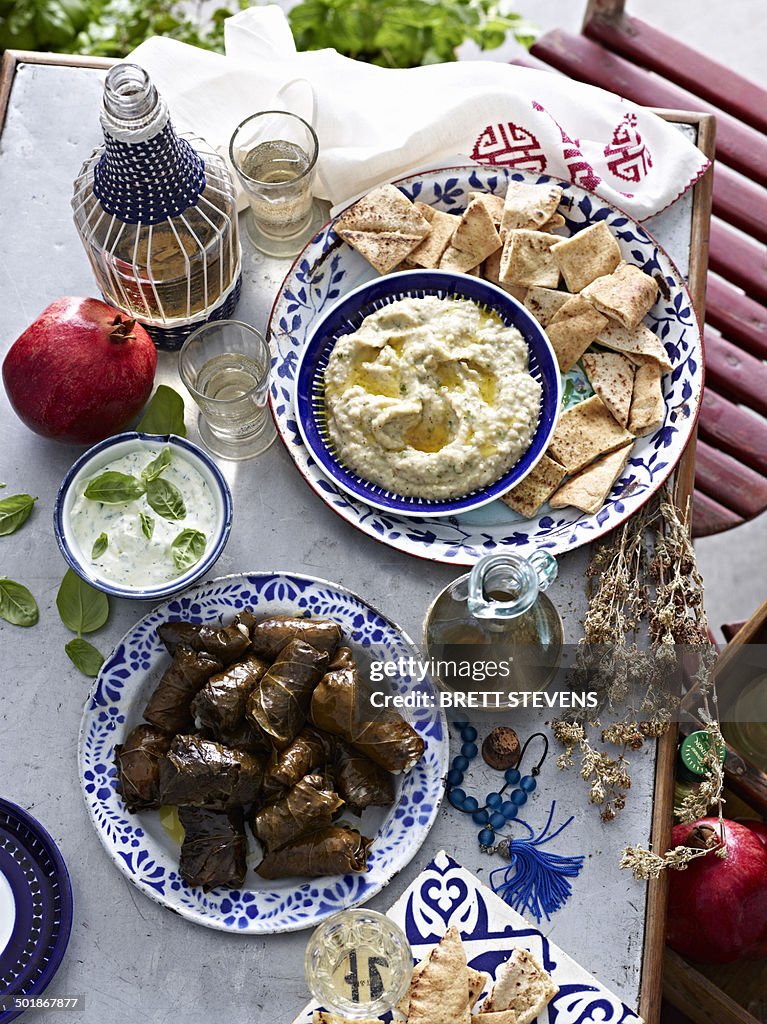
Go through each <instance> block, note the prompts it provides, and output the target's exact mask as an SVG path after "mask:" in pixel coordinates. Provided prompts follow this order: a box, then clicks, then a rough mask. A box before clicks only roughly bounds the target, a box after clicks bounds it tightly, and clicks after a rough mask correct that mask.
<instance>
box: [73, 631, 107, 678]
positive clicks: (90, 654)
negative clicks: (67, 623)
mask: <svg viewBox="0 0 767 1024" xmlns="http://www.w3.org/2000/svg"><path fill="white" fill-rule="evenodd" d="M64 650H65V651H66V652H67V654H68V655H69V660H70V661H71V662H72V664H73V665H74V666H75V668H79V669H80V671H81V672H82V673H83V675H85V676H90V677H91V678H92V679H93V678H95V677H96V676H97V675H98V674H99V669H100V668H101V666H102V665H103V664H104V655H103V654H102V653H101V651H99V650H98V649H97V648H95V647H94V646H93V644H89V643H88V641H87V640H83V639H82V637H79V636H76V637H75V638H74V640H70V641H69V643H68V644H64Z"/></svg>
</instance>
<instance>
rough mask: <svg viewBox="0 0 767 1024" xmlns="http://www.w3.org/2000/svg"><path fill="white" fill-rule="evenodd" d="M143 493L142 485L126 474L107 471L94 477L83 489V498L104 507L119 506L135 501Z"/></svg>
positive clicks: (139, 481)
mask: <svg viewBox="0 0 767 1024" xmlns="http://www.w3.org/2000/svg"><path fill="white" fill-rule="evenodd" d="M143 493H144V484H143V483H142V482H141V480H139V479H138V478H137V477H135V476H130V475H129V474H128V473H117V472H115V470H113V469H109V470H107V472H106V473H102V474H101V476H97V477H95V478H94V479H93V480H91V482H90V483H89V484H88V486H87V487H86V488H85V497H86V498H90V499H91V500H92V501H101V502H103V503H104V504H105V505H121V504H123V503H124V502H126V501H135V499H136V498H140V497H141V495H142V494H143Z"/></svg>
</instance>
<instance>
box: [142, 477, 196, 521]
mask: <svg viewBox="0 0 767 1024" xmlns="http://www.w3.org/2000/svg"><path fill="white" fill-rule="evenodd" d="M146 500H147V501H148V502H149V505H150V506H151V507H152V508H153V509H154V510H155V512H156V513H157V515H158V516H162V517H163V519H184V518H185V516H186V505H185V504H184V498H183V495H182V494H181V491H180V490H179V489H178V487H176V485H175V484H172V483H170V482H169V481H168V480H150V481H149V483H148V484H147V485H146Z"/></svg>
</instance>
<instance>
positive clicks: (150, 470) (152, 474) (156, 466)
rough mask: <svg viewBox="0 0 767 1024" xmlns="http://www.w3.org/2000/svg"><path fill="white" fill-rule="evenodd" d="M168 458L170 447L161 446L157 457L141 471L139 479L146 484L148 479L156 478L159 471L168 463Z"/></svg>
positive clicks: (165, 467)
mask: <svg viewBox="0 0 767 1024" xmlns="http://www.w3.org/2000/svg"><path fill="white" fill-rule="evenodd" d="M170 458H171V452H170V448H163V450H162V451H161V452H160V454H159V455H158V456H157V458H156V459H153V460H152V461H151V462H150V463H149V465H148V466H147V467H146V469H144V470H143V471H142V473H141V479H142V480H143V481H144V483H147V484H148V483H149V481H150V480H156V479H157V477H158V476H159V475H160V473H162V471H163V470H164V469H167V468H168V466H169V465H170Z"/></svg>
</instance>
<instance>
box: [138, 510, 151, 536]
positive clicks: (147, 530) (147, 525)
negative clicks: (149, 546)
mask: <svg viewBox="0 0 767 1024" xmlns="http://www.w3.org/2000/svg"><path fill="white" fill-rule="evenodd" d="M139 519H140V520H141V532H142V533H143V534H144V536H145V537H146V539H147V540H151V539H152V534H153V533H154V519H153V518H152V516H150V515H147V513H146V512H139Z"/></svg>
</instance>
